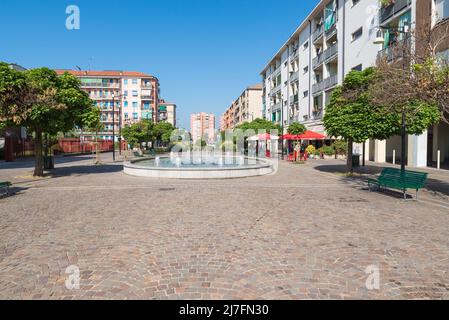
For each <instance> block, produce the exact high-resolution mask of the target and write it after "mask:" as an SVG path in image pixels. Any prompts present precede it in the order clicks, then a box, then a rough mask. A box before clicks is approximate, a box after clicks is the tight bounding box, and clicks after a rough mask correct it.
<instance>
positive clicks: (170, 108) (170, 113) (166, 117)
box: [159, 99, 177, 127]
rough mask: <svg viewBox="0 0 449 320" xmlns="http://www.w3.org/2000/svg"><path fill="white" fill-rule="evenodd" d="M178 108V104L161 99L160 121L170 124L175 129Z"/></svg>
mask: <svg viewBox="0 0 449 320" xmlns="http://www.w3.org/2000/svg"><path fill="white" fill-rule="evenodd" d="M176 108H177V107H176V104H174V103H170V102H166V101H165V100H163V99H161V101H160V102H159V121H160V122H168V123H170V124H171V125H172V126H173V127H176V126H177V122H176Z"/></svg>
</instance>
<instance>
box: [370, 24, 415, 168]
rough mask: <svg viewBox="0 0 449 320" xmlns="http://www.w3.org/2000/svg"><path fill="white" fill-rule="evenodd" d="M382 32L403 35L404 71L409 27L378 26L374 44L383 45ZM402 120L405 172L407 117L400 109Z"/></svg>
mask: <svg viewBox="0 0 449 320" xmlns="http://www.w3.org/2000/svg"><path fill="white" fill-rule="evenodd" d="M382 30H389V31H395V32H396V33H398V34H403V35H404V40H403V41H404V43H403V44H402V70H404V71H405V70H406V68H407V61H406V60H405V57H406V55H407V48H406V45H407V41H408V39H409V36H410V33H411V32H410V30H409V26H408V24H405V25H404V26H403V27H402V28H392V27H383V26H380V27H379V30H378V32H377V37H376V39H375V40H374V44H384V43H385V38H384V35H383V31H382ZM401 113H402V115H401V116H402V117H401V118H402V119H401V170H402V171H405V167H406V165H407V164H406V161H405V157H406V150H405V149H406V143H405V140H406V138H407V119H406V118H407V115H406V111H405V108H404V107H403V108H402V112H401Z"/></svg>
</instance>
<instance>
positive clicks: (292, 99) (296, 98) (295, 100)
mask: <svg viewBox="0 0 449 320" xmlns="http://www.w3.org/2000/svg"><path fill="white" fill-rule="evenodd" d="M298 101H299V96H298V94H294V95H291V96H290V105H291V106H293V105H297V104H298Z"/></svg>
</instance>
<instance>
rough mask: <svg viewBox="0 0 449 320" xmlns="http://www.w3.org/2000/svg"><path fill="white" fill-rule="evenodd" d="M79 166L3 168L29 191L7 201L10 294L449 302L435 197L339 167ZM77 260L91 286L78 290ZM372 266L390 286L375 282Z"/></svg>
mask: <svg viewBox="0 0 449 320" xmlns="http://www.w3.org/2000/svg"><path fill="white" fill-rule="evenodd" d="M76 160H77V161H74V162H67V163H65V164H63V165H62V166H61V165H59V166H58V168H57V169H56V170H55V171H54V173H53V174H54V177H53V178H51V179H43V180H32V179H29V178H28V179H27V178H26V177H25V176H26V175H29V172H30V168H29V167H27V165H25V164H24V165H23V166H19V167H14V168H13V167H8V166H7V165H6V164H4V163H0V168H1V169H0V180H2V179H3V180H4V179H7V178H9V179H8V180H13V181H15V182H16V183H17V184H16V187H18V189H17V194H15V195H14V196H12V197H9V198H4V199H0V298H1V299H441V298H446V297H448V294H449V274H448V271H449V202H448V203H446V202H445V201H446V199H444V198H443V199H442V198H436V196H435V195H434V194H432V193H431V192H424V193H423V201H422V202H405V201H402V200H401V199H400V195H399V196H398V195H394V194H380V193H376V192H372V193H370V192H369V191H367V190H366V186H365V185H364V184H363V183H359V182H357V181H352V180H351V181H348V180H347V179H345V178H344V177H342V176H339V175H338V174H334V173H329V172H324V171H322V170H319V168H320V165H327V164H328V163H329V161H327V162H323V161H314V162H309V163H308V164H305V165H296V164H290V163H282V164H281V166H280V170H279V172H278V173H277V174H275V175H271V176H264V177H257V178H247V179H235V180H217V181H178V180H157V179H148V178H138V177H130V176H126V175H124V174H123V173H122V172H121V167H120V165H112V164H109V165H104V166H101V167H94V166H91V161H90V160H85V159H84V158H79V159H76ZM337 164H338V165H342V164H343V163H342V162H338V163H337ZM433 200H435V202H433ZM446 204H448V205H446ZM70 265H77V266H78V267H79V268H80V271H81V286H80V289H79V290H68V289H66V287H65V280H66V279H67V276H68V275H67V274H65V270H66V268H67V267H68V266H70ZM370 265H378V266H379V268H380V290H368V289H367V288H366V285H365V283H366V280H367V277H368V275H367V274H366V273H365V270H366V268H367V267H368V266H370Z"/></svg>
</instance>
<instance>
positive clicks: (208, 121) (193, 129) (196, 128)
mask: <svg viewBox="0 0 449 320" xmlns="http://www.w3.org/2000/svg"><path fill="white" fill-rule="evenodd" d="M190 134H191V136H192V140H193V141H194V142H196V141H198V140H200V139H201V138H207V140H213V138H214V137H215V115H214V114H212V113H210V114H209V113H204V112H201V113H197V114H192V115H190Z"/></svg>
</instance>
